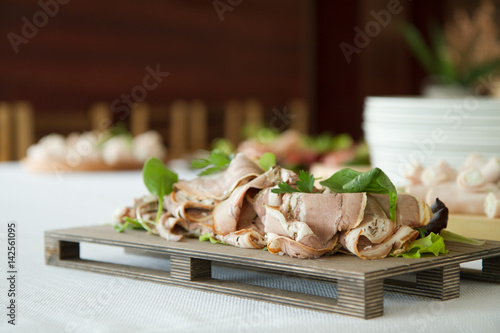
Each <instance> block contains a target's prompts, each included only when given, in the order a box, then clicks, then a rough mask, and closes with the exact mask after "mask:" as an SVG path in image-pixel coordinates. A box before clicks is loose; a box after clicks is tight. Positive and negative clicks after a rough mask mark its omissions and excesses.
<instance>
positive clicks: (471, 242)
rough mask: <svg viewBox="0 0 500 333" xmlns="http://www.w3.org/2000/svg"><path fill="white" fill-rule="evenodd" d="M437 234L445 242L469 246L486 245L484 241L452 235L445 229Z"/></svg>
mask: <svg viewBox="0 0 500 333" xmlns="http://www.w3.org/2000/svg"><path fill="white" fill-rule="evenodd" d="M439 234H440V235H441V237H443V239H444V240H445V241H447V242H459V243H463V244H469V245H484V244H485V243H486V241H485V240H477V239H474V238H469V237H465V236H462V235H459V234H456V233H453V232H451V231H448V230H446V229H443V230H441V231H440V232H439Z"/></svg>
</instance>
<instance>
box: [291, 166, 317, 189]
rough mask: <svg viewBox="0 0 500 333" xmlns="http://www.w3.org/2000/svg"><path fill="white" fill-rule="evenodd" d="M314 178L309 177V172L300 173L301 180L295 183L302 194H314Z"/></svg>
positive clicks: (302, 171)
mask: <svg viewBox="0 0 500 333" xmlns="http://www.w3.org/2000/svg"><path fill="white" fill-rule="evenodd" d="M314 180H315V178H314V176H313V175H309V172H307V171H304V170H300V171H299V180H297V181H296V182H295V184H296V185H297V188H298V189H299V191H300V192H304V193H312V192H313V189H314Z"/></svg>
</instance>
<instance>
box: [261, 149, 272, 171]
mask: <svg viewBox="0 0 500 333" xmlns="http://www.w3.org/2000/svg"><path fill="white" fill-rule="evenodd" d="M275 164H276V155H274V154H273V153H270V152H267V153H264V154H262V156H261V157H260V159H259V166H260V167H261V168H262V170H264V171H267V170H269V169H270V168H271V167H272V166H273V165H275Z"/></svg>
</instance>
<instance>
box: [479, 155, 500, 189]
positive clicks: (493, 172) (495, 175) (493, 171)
mask: <svg viewBox="0 0 500 333" xmlns="http://www.w3.org/2000/svg"><path fill="white" fill-rule="evenodd" d="M481 173H482V175H483V179H484V182H485V183H492V184H494V183H497V182H498V181H499V180H500V159H499V158H497V157H492V158H491V159H489V160H488V162H487V163H486V164H485V165H483V166H482V167H481Z"/></svg>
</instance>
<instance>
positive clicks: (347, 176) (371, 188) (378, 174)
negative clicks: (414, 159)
mask: <svg viewBox="0 0 500 333" xmlns="http://www.w3.org/2000/svg"><path fill="white" fill-rule="evenodd" d="M320 184H321V185H323V186H326V187H328V188H329V189H330V190H332V191H333V192H337V193H357V192H367V193H379V194H387V195H389V211H390V218H391V220H393V221H396V202H397V199H398V192H397V190H396V187H395V186H394V184H393V183H392V182H391V180H390V179H389V177H388V176H387V175H386V174H385V173H384V172H383V171H382V170H380V169H379V168H374V169H371V170H370V171H366V172H359V171H355V170H352V169H349V168H345V169H342V170H340V171H338V172H336V173H335V174H333V175H332V176H331V177H330V178H328V179H326V180H323V181H321V182H320Z"/></svg>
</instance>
